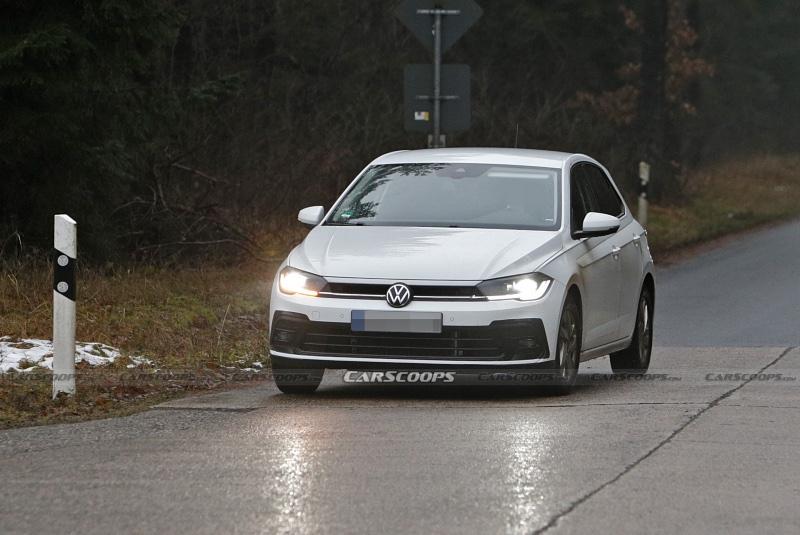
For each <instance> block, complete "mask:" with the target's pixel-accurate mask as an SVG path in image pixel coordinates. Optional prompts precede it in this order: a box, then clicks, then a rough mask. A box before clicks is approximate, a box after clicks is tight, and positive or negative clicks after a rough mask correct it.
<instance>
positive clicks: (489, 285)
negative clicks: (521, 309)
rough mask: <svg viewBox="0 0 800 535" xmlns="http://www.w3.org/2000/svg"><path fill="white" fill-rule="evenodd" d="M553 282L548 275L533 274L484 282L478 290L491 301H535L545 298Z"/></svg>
mask: <svg viewBox="0 0 800 535" xmlns="http://www.w3.org/2000/svg"><path fill="white" fill-rule="evenodd" d="M552 282H553V279H551V278H550V277H548V276H546V275H542V274H541V273H533V274H531V275H516V276H514V277H504V278H502V279H492V280H488V281H484V282H482V283H480V284H479V285H478V289H479V290H480V291H481V294H483V295H484V296H486V298H487V299H488V300H489V301H497V300H500V299H518V300H519V301H533V300H535V299H541V298H542V297H544V294H546V293H547V290H548V289H549V288H550V284H551V283H552Z"/></svg>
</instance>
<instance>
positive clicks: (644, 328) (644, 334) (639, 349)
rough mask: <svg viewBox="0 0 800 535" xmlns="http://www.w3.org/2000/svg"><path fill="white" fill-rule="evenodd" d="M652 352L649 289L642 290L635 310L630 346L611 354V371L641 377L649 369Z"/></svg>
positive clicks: (650, 293)
mask: <svg viewBox="0 0 800 535" xmlns="http://www.w3.org/2000/svg"><path fill="white" fill-rule="evenodd" d="M652 352H653V294H652V292H651V291H650V289H649V288H647V287H645V288H642V293H641V295H640V296H639V306H638V307H637V309H636V327H635V328H634V330H633V337H632V338H631V345H629V346H628V347H627V348H625V349H623V350H622V351H617V352H616V353H611V369H612V370H614V373H616V374H623V373H632V374H636V375H643V374H645V373H647V369H648V368H649V367H650V356H651V354H652Z"/></svg>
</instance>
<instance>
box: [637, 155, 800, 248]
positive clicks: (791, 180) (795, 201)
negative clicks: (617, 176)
mask: <svg viewBox="0 0 800 535" xmlns="http://www.w3.org/2000/svg"><path fill="white" fill-rule="evenodd" d="M629 202H630V205H631V208H632V209H633V210H634V211H635V210H636V200H635V199H633V200H629ZM797 215H800V156H771V155H763V156H755V157H749V158H743V159H739V160H730V161H728V162H725V163H721V164H715V165H709V166H705V167H702V168H700V169H698V170H697V171H694V172H692V173H690V174H689V175H688V176H687V178H686V186H685V193H684V195H683V196H682V198H681V199H680V200H679V201H677V202H674V203H671V204H651V205H650V221H649V223H648V237H649V240H650V245H651V248H652V249H653V252H654V255H655V256H656V260H658V259H659V257H660V258H664V257H666V256H667V255H671V254H673V253H679V252H680V251H681V250H682V249H684V248H685V247H687V246H690V245H695V244H699V243H702V242H706V241H709V240H712V239H714V238H719V237H722V236H725V235H726V234H730V233H733V232H737V231H740V230H745V229H749V228H753V227H755V226H758V225H761V224H765V223H769V222H773V221H780V220H784V219H788V218H791V217H793V216H797Z"/></svg>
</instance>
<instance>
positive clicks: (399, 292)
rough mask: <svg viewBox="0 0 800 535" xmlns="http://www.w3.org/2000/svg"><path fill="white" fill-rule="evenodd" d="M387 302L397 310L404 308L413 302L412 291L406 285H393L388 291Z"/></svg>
mask: <svg viewBox="0 0 800 535" xmlns="http://www.w3.org/2000/svg"><path fill="white" fill-rule="evenodd" d="M386 302H387V303H389V306H393V307H395V308H400V307H404V306H406V305H407V304H409V303H410V302H411V290H410V289H409V287H408V286H406V285H405V284H400V283H397V284H392V285H391V286H389V289H388V290H386Z"/></svg>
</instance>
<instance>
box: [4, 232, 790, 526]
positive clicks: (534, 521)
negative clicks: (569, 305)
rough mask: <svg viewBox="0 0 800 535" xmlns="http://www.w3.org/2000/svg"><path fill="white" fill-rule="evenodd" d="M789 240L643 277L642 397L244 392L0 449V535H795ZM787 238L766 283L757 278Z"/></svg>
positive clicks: (625, 387) (600, 369)
mask: <svg viewBox="0 0 800 535" xmlns="http://www.w3.org/2000/svg"><path fill="white" fill-rule="evenodd" d="M798 236H800V224H798V223H792V224H789V225H784V226H781V227H777V228H775V229H771V230H766V231H763V232H760V233H756V234H753V235H750V236H748V237H747V238H746V239H745V241H744V242H743V241H738V242H735V243H734V244H732V245H730V246H726V247H725V248H723V249H719V250H716V251H711V252H709V253H705V254H704V255H701V256H699V257H696V258H695V259H693V260H691V261H689V262H686V263H683V264H681V265H679V266H676V267H674V268H671V269H669V270H666V271H664V272H663V273H659V277H658V283H657V284H658V297H657V304H656V314H657V316H656V325H657V330H656V343H657V345H658V346H659V347H657V348H656V350H655V352H654V356H653V363H652V367H651V373H652V374H653V375H652V378H651V379H649V380H628V381H616V380H613V379H612V376H611V374H610V367H609V365H608V361H607V359H605V358H603V359H597V360H593V361H591V362H588V363H584V364H583V365H582V375H581V377H582V379H583V380H582V385H581V386H580V387H579V388H578V389H577V390H576V391H575V392H574V393H573V394H572V395H570V396H568V397H552V396H547V395H544V394H542V393H536V392H533V393H532V392H531V391H530V390H529V389H519V388H516V389H515V388H508V387H505V386H504V387H501V388H485V387H483V388H477V387H452V386H451V387H427V388H422V387H413V388H403V387H393V388H387V387H385V386H383V387H377V386H366V385H344V384H342V382H341V379H340V377H341V374H340V373H336V372H333V373H328V374H326V379H325V382H324V384H323V386H322V387H321V389H320V391H319V393H318V394H317V395H315V396H308V397H302V396H284V395H281V394H279V393H278V392H277V391H276V390H275V389H274V388H273V387H271V386H270V387H266V386H258V387H255V388H245V389H239V390H235V391H229V392H221V393H216V394H211V395H208V396H204V397H199V398H187V399H183V400H177V401H174V402H170V403H167V404H165V405H163V406H161V407H160V408H158V409H155V410H151V411H148V412H145V413H142V414H139V415H136V416H132V417H128V418H119V419H111V420H104V421H96V422H87V423H82V424H73V425H59V426H48V427H38V428H29V429H20V430H11V431H4V432H0V532H2V533H34V532H35V533H67V532H83V533H109V532H154V531H155V532H171V533H190V532H191V533H236V532H239V533H342V532H344V533H349V532H356V533H375V532H387V533H394V532H417V533H418V532H436V533H535V532H552V533H583V532H595V533H603V532H614V533H642V532H650V533H674V532H679V531H683V532H696V533H713V532H717V533H722V532H725V533H736V532H739V533H752V532H764V531H766V532H771V533H772V532H784V533H797V532H798V531H800V510H798V507H797V504H798V503H800V462H799V461H798V460H797V458H798V452H800V395H798V394H800V349H797V348H796V346H798V345H800V343H798V332H800V314H797V313H796V311H797V308H796V306H797V305H796V303H798V302H800V301H798V300H797V299H796V296H795V295H794V293H792V292H793V291H795V292H796V290H797V289H798V288H800V286H797V284H799V283H798V281H799V280H800V277H798V276H797V275H798V262H799V261H800V260H799V257H800V247H798V246H797V241H795V242H791V240H792V239H794V240H797V238H798ZM787 239H788V240H789V242H790V243H794V244H795V245H794V246H793V250H792V251H789V252H788V253H786V254H783V253H781V255H782V256H779V260H780V262H779V263H771V262H770V261H769V259H768V258H767V260H765V259H764V258H763V257H761V258H760V260H759V259H757V258H754V257H753V249H754V248H755V249H758V248H761V247H762V245H763V244H764V243H768V242H772V244H773V245H772V247H767V248H766V249H765V251H766V252H769V251H770V250H774V248H775V247H777V246H778V243H777V242H779V241H781V240H787ZM747 240H750V241H747ZM743 243H744V244H745V246H744V247H743ZM747 244H749V245H747ZM757 256H759V255H757ZM757 260H758V261H757ZM754 273H761V274H764V277H757V276H754V275H753V274H754ZM767 279H768V282H766V283H765V282H764V281H765V280H767ZM780 281H783V282H787V281H788V283H792V282H794V284H795V286H792V287H789V288H787V287H781V286H780V285H779V284H778V282H780ZM756 285H757V286H758V290H757V289H756V288H755V287H754V286H756ZM699 293H701V294H702V295H698V294H699ZM692 296H695V297H696V299H694V298H693V297H692ZM687 299H688V300H689V301H688V303H690V306H686V303H687ZM692 299H694V300H692ZM748 299H749V300H750V301H749V302H750V303H753V305H752V306H758V307H759V312H758V314H756V313H754V312H752V311H751V310H750V305H748V304H747V303H748V301H747V300H748ZM792 299H794V302H793V303H792V302H790V300H792ZM793 305H794V306H793ZM712 311H713V314H711V312H712ZM771 314H773V315H775V317H774V318H772V319H770V315H771ZM778 316H780V317H778ZM753 321H760V322H761V325H762V326H764V327H765V329H760V330H759V329H756V330H749V329H748V328H744V327H746V326H747V325H750V324H752V322H753ZM737 326H738V327H737ZM725 346H727V347H725ZM737 374H738V375H737ZM752 374H760V375H755V376H753V375H752ZM789 378H794V379H795V380H789Z"/></svg>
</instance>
